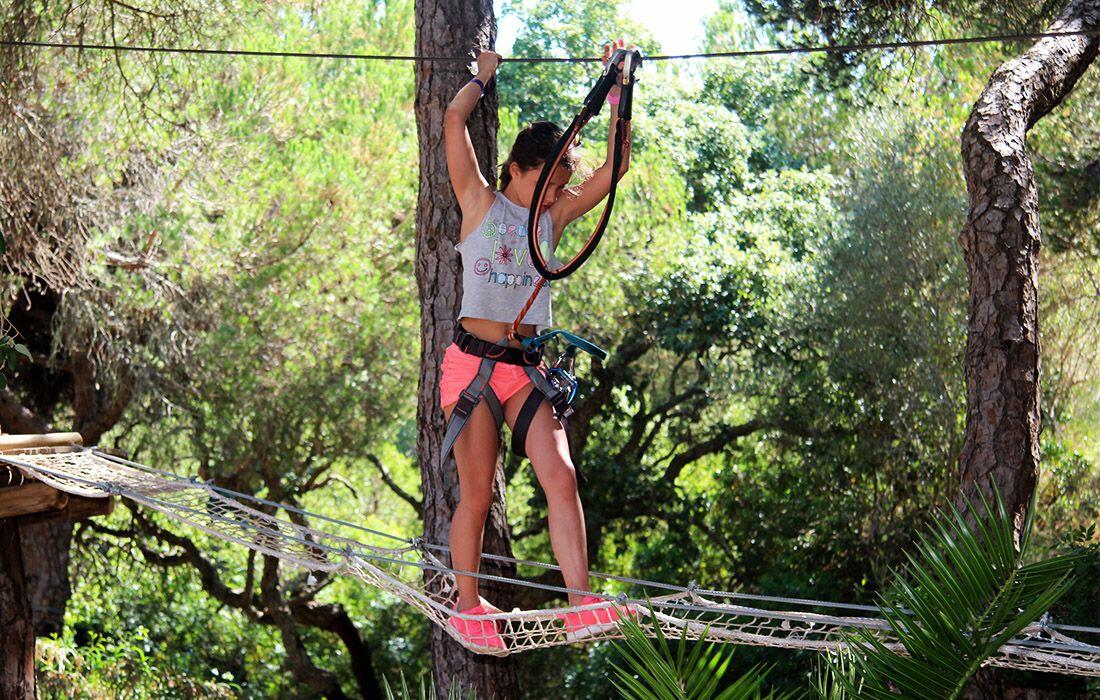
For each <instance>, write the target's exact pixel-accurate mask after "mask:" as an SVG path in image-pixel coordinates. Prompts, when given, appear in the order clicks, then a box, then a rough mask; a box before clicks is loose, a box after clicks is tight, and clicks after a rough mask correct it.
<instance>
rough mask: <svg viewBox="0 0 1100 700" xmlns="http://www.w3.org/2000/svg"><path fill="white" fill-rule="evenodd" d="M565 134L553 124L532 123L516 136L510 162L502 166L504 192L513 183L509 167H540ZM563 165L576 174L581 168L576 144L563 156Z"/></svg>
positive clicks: (501, 181)
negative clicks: (514, 165)
mask: <svg viewBox="0 0 1100 700" xmlns="http://www.w3.org/2000/svg"><path fill="white" fill-rule="evenodd" d="M563 133H565V132H564V131H563V130H562V128H561V127H560V126H558V125H557V124H555V123H553V122H546V121H540V122H531V123H530V124H528V125H527V126H526V127H525V128H524V129H523V131H521V132H519V134H518V135H517V136H516V142H515V143H513V144H512V150H511V151H509V152H508V160H506V161H504V162H503V163H501V165H500V186H499V188H498V189H499V190H500V191H501V192H503V191H504V190H505V188H506V187H508V183H509V182H511V181H512V173H510V172H509V171H508V167H509V166H510V165H511V164H512V163H515V164H516V165H518V166H519V167H521V168H523V169H524V170H530V169H531V168H537V167H540V166H541V165H542V164H543V163H545V162H546V159H547V158H549V157H550V151H552V150H554V145H555V144H556V143H557V142H558V139H560V138H561V136H562V134H563ZM561 164H562V166H563V167H565V168H568V169H569V171H570V172H576V171H577V169H578V168H579V167H580V164H581V158H580V154H579V153H578V152H577V146H576V143H575V142H574V143H573V144H572V145H570V147H569V150H567V151H566V152H565V155H564V156H562V159H561Z"/></svg>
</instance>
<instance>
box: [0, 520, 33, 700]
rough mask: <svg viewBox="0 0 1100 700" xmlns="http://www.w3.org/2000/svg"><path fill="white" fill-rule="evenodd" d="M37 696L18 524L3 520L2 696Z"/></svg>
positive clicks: (20, 698)
mask: <svg viewBox="0 0 1100 700" xmlns="http://www.w3.org/2000/svg"><path fill="white" fill-rule="evenodd" d="M34 697H35V689H34V621H33V619H32V615H31V603H30V597H29V595H28V591H27V587H26V584H25V583H24V578H23V555H22V549H21V547H20V544H19V526H18V525H16V524H15V522H14V521H12V520H0V698H5V700H8V699H10V700H31V699H33V698H34Z"/></svg>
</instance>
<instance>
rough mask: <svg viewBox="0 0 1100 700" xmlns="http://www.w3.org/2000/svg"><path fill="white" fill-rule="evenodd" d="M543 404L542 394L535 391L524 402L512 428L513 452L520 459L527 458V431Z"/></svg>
mask: <svg viewBox="0 0 1100 700" xmlns="http://www.w3.org/2000/svg"><path fill="white" fill-rule="evenodd" d="M541 403H542V392H541V391H539V390H538V389H534V390H532V391H531V393H530V394H529V395H528V396H527V400H526V401H524V402H523V407H522V408H520V409H519V415H518V416H516V422H515V425H513V426H512V452H513V453H515V454H516V455H517V456H519V457H526V456H527V431H528V430H529V429H530V428H531V421H532V420H533V419H534V417H535V413H536V412H537V411H538V410H539V404H541Z"/></svg>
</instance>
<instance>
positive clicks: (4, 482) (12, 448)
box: [0, 433, 115, 525]
mask: <svg viewBox="0 0 1100 700" xmlns="http://www.w3.org/2000/svg"><path fill="white" fill-rule="evenodd" d="M83 442H84V440H83V439H82V438H81V437H80V434H79V433H48V434H44V435H9V434H0V453H3V454H10V455H16V454H19V453H20V452H21V451H23V450H27V449H32V448H36V447H60V446H66V445H73V444H76V445H80V444H83ZM114 507H115V499H114V497H113V496H104V497H102V498H90V497H87V496H75V495H72V494H68V493H65V492H64V491H59V490H57V489H55V488H53V487H52V486H49V485H47V484H44V483H42V482H40V481H35V480H33V479H29V478H27V477H25V476H24V475H23V473H22V472H20V471H19V470H18V469H16V468H15V467H11V466H9V465H6V464H2V465H0V520H16V521H17V522H18V523H19V524H20V525H30V524H32V523H38V522H44V521H48V520H68V521H70V522H75V521H77V520H83V519H84V518H90V517H93V516H96V515H107V514H109V513H110V512H111V511H112V510H114Z"/></svg>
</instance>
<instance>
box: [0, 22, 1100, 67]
mask: <svg viewBox="0 0 1100 700" xmlns="http://www.w3.org/2000/svg"><path fill="white" fill-rule="evenodd" d="M1071 36H1080V37H1095V36H1100V30H1095V29H1079V30H1067V31H1056V32H1018V33H1011V34H987V35H983V36H959V37H941V38H936V39H907V40H899V41H874V42H863V43H855V44H819V45H816V46H788V47H783V46H772V47H763V48H756V49H740V50H737V51H710V52H705V53H681V54H667V55H656V56H646V57H645V60H646V61H682V60H686V59H693V58H704V59H711V58H746V57H749V56H784V55H794V54H811V53H850V52H853V51H882V50H893V49H915V48H922V47H928V46H955V45H959V44H988V43H997V42H1014V41H1036V40H1039V39H1049V38H1058V37H1071ZM0 46H11V47H22V48H42V49H77V50H84V49H86V50H91V51H129V52H139V53H174V54H194V55H203V56H253V57H257V56H259V57H268V58H313V59H317V58H328V59H340V60H359V61H415V62H421V63H423V62H443V63H454V62H461V63H470V62H471V61H473V57H472V56H420V55H404V56H402V55H387V54H366V53H328V52H311V51H259V50H249V49H208V48H186V47H175V46H138V45H133V44H85V43H83V42H81V43H76V44H73V43H68V42H60V41H21V40H12V39H4V40H0ZM602 60H603V59H602V58H600V57H599V56H561V57H559V56H529V57H528V56H515V57H504V58H502V62H504V63H598V62H600V61H602Z"/></svg>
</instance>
